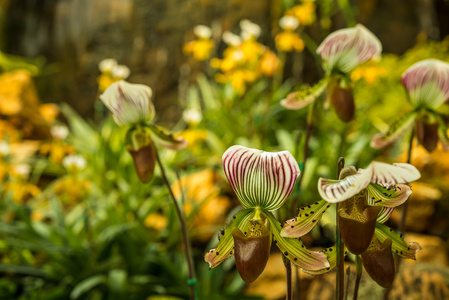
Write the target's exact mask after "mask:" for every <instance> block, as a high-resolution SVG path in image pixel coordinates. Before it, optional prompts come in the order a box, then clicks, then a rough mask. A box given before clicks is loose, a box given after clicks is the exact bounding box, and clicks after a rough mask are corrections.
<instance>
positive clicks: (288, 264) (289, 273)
mask: <svg viewBox="0 0 449 300" xmlns="http://www.w3.org/2000/svg"><path fill="white" fill-rule="evenodd" d="M284 266H285V275H287V295H286V297H285V299H286V300H293V286H292V264H291V262H290V261H289V260H288V259H287V258H284Z"/></svg>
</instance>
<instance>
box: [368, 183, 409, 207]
mask: <svg viewBox="0 0 449 300" xmlns="http://www.w3.org/2000/svg"><path fill="white" fill-rule="evenodd" d="M367 189H368V194H367V201H368V204H369V205H380V206H385V207H397V206H399V205H401V204H402V203H404V202H405V201H407V199H408V197H410V195H411V194H412V189H411V188H410V186H408V185H406V184H397V185H393V186H390V187H383V186H381V185H378V184H375V183H371V184H370V185H368V187H367Z"/></svg>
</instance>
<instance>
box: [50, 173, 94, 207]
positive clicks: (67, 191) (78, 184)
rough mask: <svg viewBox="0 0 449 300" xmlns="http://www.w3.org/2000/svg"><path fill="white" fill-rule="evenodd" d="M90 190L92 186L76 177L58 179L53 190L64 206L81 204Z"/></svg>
mask: <svg viewBox="0 0 449 300" xmlns="http://www.w3.org/2000/svg"><path fill="white" fill-rule="evenodd" d="M91 189H92V184H91V183H90V182H89V181H87V180H84V179H82V178H79V177H76V176H67V177H62V178H60V179H58V180H57V181H56V182H55V184H54V186H53V190H54V193H55V195H56V196H58V197H59V199H60V200H61V202H62V203H63V204H64V205H68V206H72V205H74V204H77V203H79V202H82V201H83V200H84V199H85V198H86V197H87V196H88V195H89V194H90V191H91Z"/></svg>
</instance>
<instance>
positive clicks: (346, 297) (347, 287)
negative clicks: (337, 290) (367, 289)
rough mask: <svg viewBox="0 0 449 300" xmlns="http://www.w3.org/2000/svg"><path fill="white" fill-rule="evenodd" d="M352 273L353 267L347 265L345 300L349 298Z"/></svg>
mask: <svg viewBox="0 0 449 300" xmlns="http://www.w3.org/2000/svg"><path fill="white" fill-rule="evenodd" d="M350 275H351V268H350V267H349V266H347V267H346V287H345V300H348V291H349V276H350Z"/></svg>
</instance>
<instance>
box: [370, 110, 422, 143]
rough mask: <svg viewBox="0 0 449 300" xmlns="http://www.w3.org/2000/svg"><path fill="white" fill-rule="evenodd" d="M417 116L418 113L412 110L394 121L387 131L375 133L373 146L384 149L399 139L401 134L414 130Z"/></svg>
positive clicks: (372, 141)
mask: <svg viewBox="0 0 449 300" xmlns="http://www.w3.org/2000/svg"><path fill="white" fill-rule="evenodd" d="M416 117H417V113H416V112H411V113H409V114H407V115H406V116H405V117H404V118H402V119H400V120H399V121H397V122H396V123H394V124H393V125H392V126H391V127H390V128H389V129H388V131H387V132H386V133H382V134H380V133H379V134H376V135H374V137H373V139H372V140H371V147H373V148H374V149H382V148H385V147H386V146H388V145H390V144H391V143H393V142H395V141H397V140H398V139H399V138H400V137H401V136H403V135H404V134H406V133H407V132H408V131H410V130H412V128H413V125H414V124H415V120H416Z"/></svg>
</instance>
